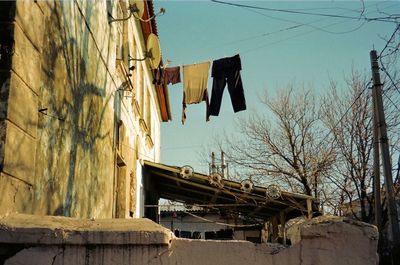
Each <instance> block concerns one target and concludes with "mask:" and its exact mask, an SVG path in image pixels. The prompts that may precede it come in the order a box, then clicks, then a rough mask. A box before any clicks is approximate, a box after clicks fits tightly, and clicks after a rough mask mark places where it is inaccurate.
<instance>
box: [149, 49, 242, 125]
mask: <svg viewBox="0 0 400 265" xmlns="http://www.w3.org/2000/svg"><path fill="white" fill-rule="evenodd" d="M210 66H211V63H210V62H204V63H198V64H190V65H184V66H183V67H180V66H175V67H167V68H161V67H159V68H158V69H155V70H154V80H153V84H157V85H161V84H164V85H168V84H172V85H174V84H177V83H180V82H181V78H180V69H181V68H182V69H183V100H182V105H183V106H182V124H185V121H186V108H187V105H188V104H197V103H200V102H203V101H205V102H206V121H209V120H210V116H218V115H219V112H220V108H221V102H222V97H223V92H224V89H225V86H226V85H228V92H229V95H230V97H231V102H232V107H233V110H234V112H235V113H236V112H239V111H243V110H246V99H245V95H244V89H243V83H242V78H241V75H240V71H241V70H242V65H241V60H240V56H239V54H237V55H235V56H232V57H224V58H221V59H218V60H214V61H213V64H212V70H211V77H213V84H212V92H211V102H210V101H209V95H208V90H207V83H208V73H209V68H210Z"/></svg>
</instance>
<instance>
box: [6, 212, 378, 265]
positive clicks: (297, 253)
mask: <svg viewBox="0 0 400 265" xmlns="http://www.w3.org/2000/svg"><path fill="white" fill-rule="evenodd" d="M295 230H296V231H297V232H296V233H294V234H296V235H297V239H299V240H298V241H296V240H293V242H294V244H293V245H292V246H291V247H288V248H285V247H283V246H281V245H277V244H253V243H250V242H245V241H205V240H188V239H178V238H175V237H174V236H173V235H172V233H171V232H170V231H168V230H167V229H165V228H163V227H161V226H159V225H157V224H155V223H153V222H151V221H149V220H146V219H133V220H129V219H126V220H115V219H114V220H97V221H96V220H78V219H72V218H64V217H43V218H38V217H36V216H33V217H30V216H27V215H11V216H7V217H3V218H1V219H0V250H1V251H0V262H1V261H2V262H4V264H5V265H17V264H18V265H25V264H26V265H28V264H29V265H36V264H37V265H50V264H52V265H57V264H63V265H68V264H71V265H80V264H82V265H83V264H85V265H87V264H97V265H102V264H104V265H112V264H115V265H117V264H118V265H124V264H157V265H158V264H160V265H161V264H163V265H169V264H171V265H172V264H174V265H180V264H182V265H183V264H191V265H197V264H202V265H203V264H220V265H225V264H226V265H236V264H237V265H242V264H254V265H257V264H260V265H261V264H263V265H282V264H285V265H311V264H312V265H336V264H349V265H350V264H351V265H376V264H377V255H376V247H377V229H376V228H375V227H373V226H370V225H367V224H363V223H360V222H357V223H351V222H350V221H349V220H347V219H341V218H337V217H336V218H319V219H316V220H312V221H308V222H305V223H302V224H300V225H297V226H296V229H295ZM294 234H293V235H294ZM11 243H12V244H11Z"/></svg>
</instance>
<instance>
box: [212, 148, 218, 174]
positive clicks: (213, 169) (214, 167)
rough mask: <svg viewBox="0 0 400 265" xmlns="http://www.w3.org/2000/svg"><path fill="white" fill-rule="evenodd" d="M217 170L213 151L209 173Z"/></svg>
mask: <svg viewBox="0 0 400 265" xmlns="http://www.w3.org/2000/svg"><path fill="white" fill-rule="evenodd" d="M216 172H217V167H216V166H215V154H214V152H212V153H211V174H214V173H216Z"/></svg>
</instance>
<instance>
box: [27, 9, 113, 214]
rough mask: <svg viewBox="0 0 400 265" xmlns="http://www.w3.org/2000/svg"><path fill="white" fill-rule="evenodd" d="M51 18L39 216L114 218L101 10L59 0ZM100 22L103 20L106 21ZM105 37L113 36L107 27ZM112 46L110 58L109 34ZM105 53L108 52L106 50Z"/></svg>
mask: <svg viewBox="0 0 400 265" xmlns="http://www.w3.org/2000/svg"><path fill="white" fill-rule="evenodd" d="M47 6H48V8H51V12H50V13H49V14H50V16H49V17H47V18H46V22H45V23H46V30H45V34H44V39H43V43H44V46H43V52H42V77H43V78H42V80H43V84H42V86H41V88H40V95H39V97H40V106H39V109H42V111H41V112H40V113H39V121H38V141H37V148H36V160H37V161H36V172H35V204H34V205H35V207H36V208H35V209H34V212H35V213H44V214H50V215H63V216H75V217H86V218H89V217H111V213H112V204H111V203H112V200H111V199H112V190H113V152H112V150H113V149H112V145H113V139H112V137H113V130H114V118H113V117H114V114H113V111H112V109H111V107H109V106H108V102H109V101H110V99H111V97H112V94H111V95H108V96H107V95H106V90H107V85H109V84H110V78H109V75H108V74H107V69H106V66H105V65H104V61H103V59H102V58H101V56H100V55H99V54H100V53H99V51H98V49H97V46H96V43H95V41H94V40H93V36H92V35H91V32H93V31H95V30H98V29H96V27H97V26H96V23H93V25H91V24H90V21H92V20H93V19H97V18H96V17H95V16H100V15H101V14H98V13H92V10H93V9H92V8H91V7H90V5H87V6H86V8H85V9H84V10H83V11H84V12H83V14H84V15H85V17H86V21H88V25H89V27H91V32H90V31H89V30H88V25H86V24H85V21H84V18H83V16H82V14H81V13H80V8H82V7H79V6H78V3H77V2H74V1H65V2H58V1H56V2H55V3H53V4H47ZM100 21H101V20H100ZM104 36H108V33H107V32H105V33H104ZM97 41H101V43H100V45H106V46H107V47H106V49H105V50H106V51H108V52H107V57H106V58H104V60H106V61H108V57H109V56H110V55H109V54H110V45H111V44H110V38H108V37H107V38H104V39H101V40H97ZM103 50H104V49H103Z"/></svg>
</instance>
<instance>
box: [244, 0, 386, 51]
mask: <svg viewBox="0 0 400 265" xmlns="http://www.w3.org/2000/svg"><path fill="white" fill-rule="evenodd" d="M392 6H393V5H391V6H389V7H392ZM386 8H388V7H386ZM319 21H321V19H319V20H315V21H312V22H309V23H307V24H299V25H295V26H292V27H289V28H286V29H282V30H279V31H275V32H272V33H277V32H281V31H286V30H291V29H294V28H298V27H301V26H307V25H308V24H311V23H315V22H319ZM344 22H345V21H339V22H335V23H332V24H329V25H326V26H324V27H321V28H317V29H315V28H314V30H310V31H307V32H303V33H299V34H296V35H294V36H290V37H287V38H284V39H281V40H278V41H275V42H271V43H267V44H264V45H261V46H258V47H255V48H252V49H248V50H245V51H244V52H242V53H248V52H253V51H256V50H259V49H262V48H265V47H267V46H269V45H273V44H278V43H281V42H283V41H287V40H290V39H294V38H297V37H301V36H305V35H307V34H310V33H313V32H315V31H318V30H322V31H323V30H324V29H325V28H328V27H331V26H335V25H338V24H342V23H344ZM362 26H363V24H361V25H360V26H359V27H358V28H355V29H353V30H351V31H349V32H353V31H356V30H358V29H359V28H361V27H362ZM311 27H312V26H311ZM272 33H271V34H272ZM328 33H329V32H328ZM267 35H270V34H263V35H261V36H267ZM261 36H260V37H261Z"/></svg>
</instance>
